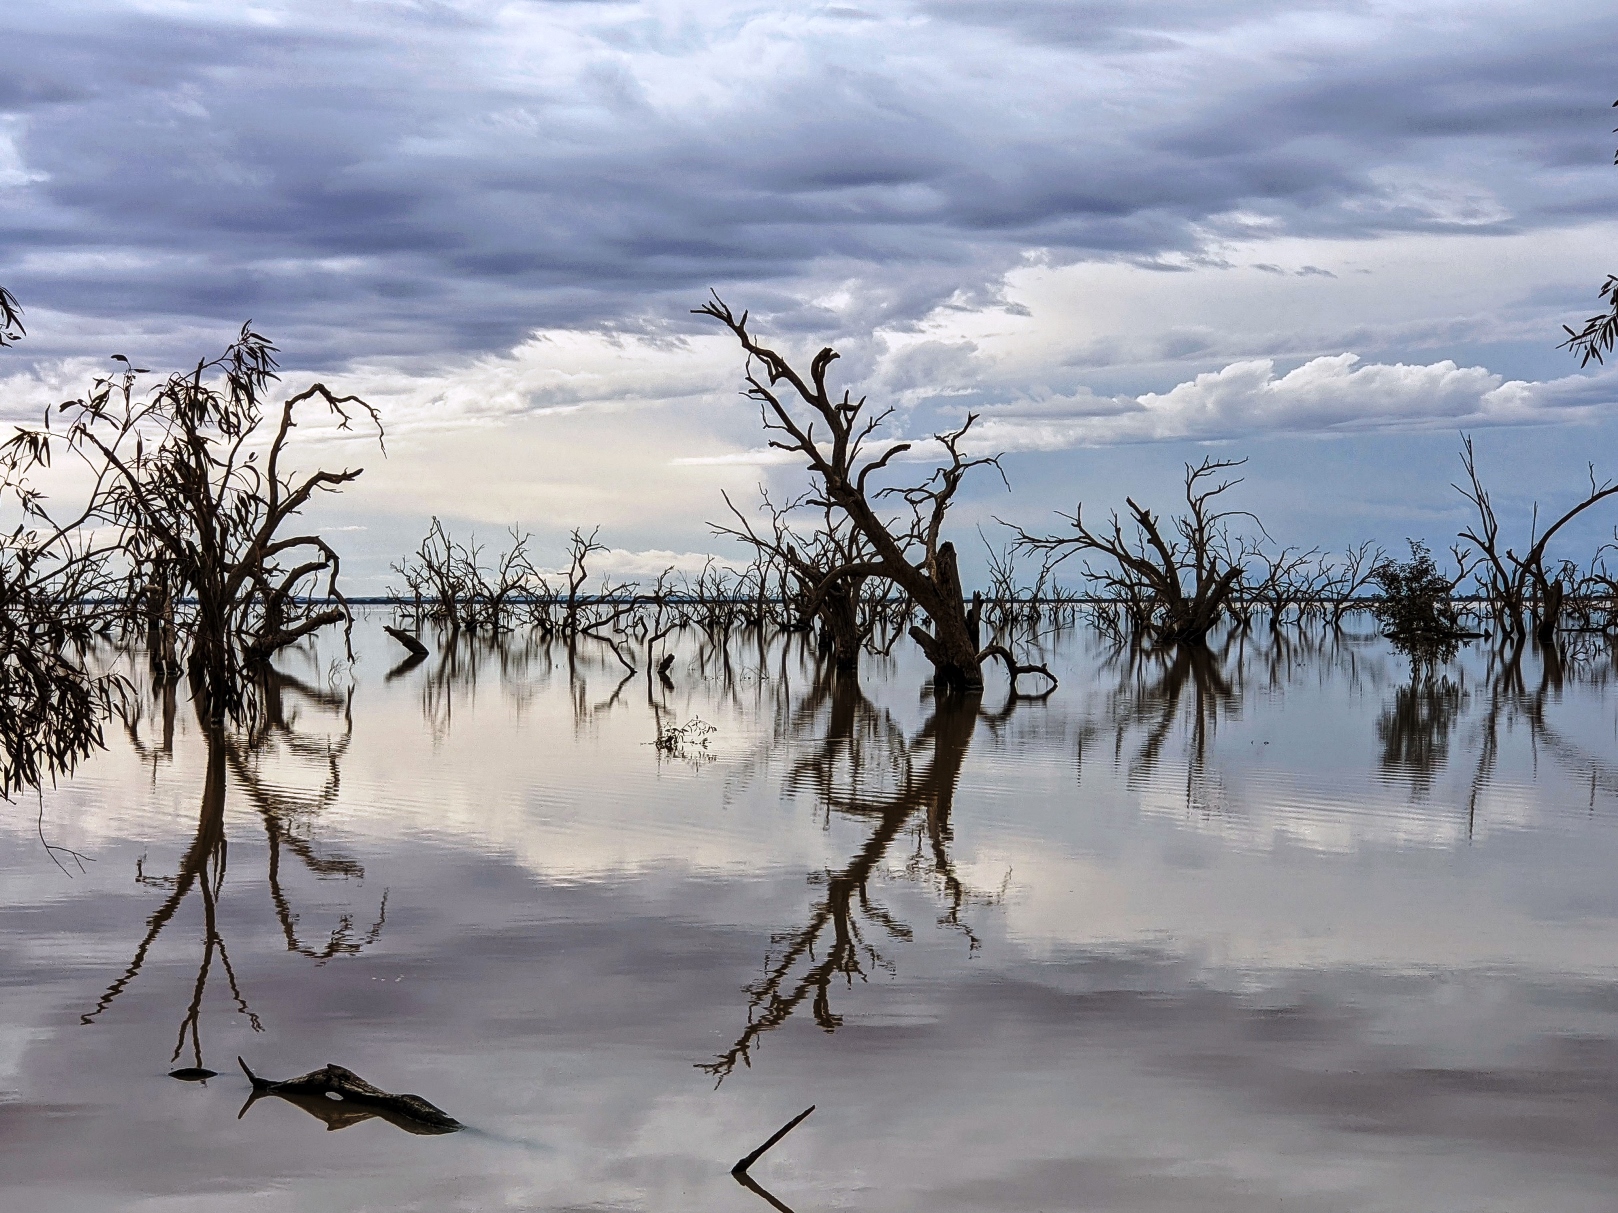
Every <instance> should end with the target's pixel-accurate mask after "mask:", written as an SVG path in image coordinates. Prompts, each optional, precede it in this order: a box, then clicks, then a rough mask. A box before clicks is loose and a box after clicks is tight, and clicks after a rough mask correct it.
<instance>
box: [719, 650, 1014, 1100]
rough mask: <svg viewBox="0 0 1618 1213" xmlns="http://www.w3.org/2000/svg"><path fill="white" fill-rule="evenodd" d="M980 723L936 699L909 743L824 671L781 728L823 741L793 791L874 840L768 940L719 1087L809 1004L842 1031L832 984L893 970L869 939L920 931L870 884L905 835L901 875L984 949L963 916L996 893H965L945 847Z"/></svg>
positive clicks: (974, 706) (827, 1026)
mask: <svg viewBox="0 0 1618 1213" xmlns="http://www.w3.org/2000/svg"><path fill="white" fill-rule="evenodd" d="M1007 710H1008V711H1009V710H1010V709H1009V707H1008V709H1007ZM980 714H981V713H980V706H979V697H977V696H951V697H948V698H945V699H937V700H935V701H934V707H933V712H932V715H931V716H930V717H929V719H928V720H927V722H926V723H925V724H924V725H923V726H922V727H921V729H920V730H919V731H917V732H916V734H915V735H914V736H910V735H909V734H907V732H906V731H905V730H904V728H903V727H902V726H901V725H900V724H899V722H898V721H896V720H895V719H894V718H893V716H892V715H891V714H890V713H889V712H887V711H885V710H882V709H880V708H878V707H877V706H876V705H875V704H873V703H872V702H871V701H870V700H869V699H867V698H866V696H865V694H864V692H863V691H861V689H860V685H859V682H858V681H857V680H856V679H854V678H851V677H847V676H844V677H841V678H839V677H836V676H835V675H834V674H833V672H832V671H831V670H830V669H829V668H828V669H824V670H822V671H821V672H820V673H819V675H818V676H817V678H816V680H815V682H814V683H813V685H812V686H811V688H810V690H809V692H808V693H807V694H806V695H805V696H804V698H803V700H802V701H801V702H800V703H799V704H798V705H796V707H795V709H794V710H793V711H792V712H791V714H790V717H789V719H788V720H787V722H786V728H787V730H788V735H789V736H798V737H801V736H814V737H817V738H818V740H817V741H816V742H814V744H813V745H812V746H811V748H810V749H809V751H808V752H807V753H806V754H804V755H803V756H802V757H800V758H798V759H797V760H796V761H795V762H793V763H792V765H791V767H790V768H789V770H788V772H787V776H786V781H785V786H786V790H787V791H788V792H807V793H809V794H810V795H812V796H813V797H814V798H815V801H816V803H817V804H818V805H819V806H821V807H823V808H824V810H825V812H826V813H827V814H828V816H830V815H831V814H836V815H838V816H839V817H843V818H846V819H851V820H856V821H864V822H868V823H870V833H869V834H868V835H867V837H866V839H865V842H864V843H863V845H861V846H860V848H859V849H858V850H857V851H855V852H854V854H853V855H852V856H850V858H849V859H848V861H847V862H846V863H845V864H843V866H842V867H840V868H838V869H836V870H835V871H832V870H828V871H826V872H824V873H817V874H815V875H814V876H812V877H811V881H812V882H813V883H815V884H818V885H820V886H822V887H823V888H824V890H825V895H824V896H823V897H822V898H821V899H820V900H819V901H817V902H816V903H815V904H814V905H812V906H811V907H810V910H809V915H808V918H807V920H806V921H805V923H804V925H803V926H801V927H799V928H797V929H795V930H791V931H786V932H782V933H780V934H777V935H775V936H774V937H773V938H772V939H771V953H770V955H769V957H768V958H767V959H766V961H765V969H764V974H763V976H762V977H761V978H760V979H759V980H758V981H756V982H754V983H753V984H751V985H749V986H747V987H746V993H747V996H748V1007H747V1012H748V1018H747V1026H746V1027H745V1028H744V1029H743V1031H742V1032H741V1034H740V1035H739V1036H738V1037H737V1039H736V1041H735V1043H734V1044H732V1045H731V1046H730V1048H728V1049H726V1050H725V1051H724V1052H723V1053H721V1054H720V1055H719V1056H718V1057H717V1058H716V1059H715V1060H713V1061H711V1062H704V1063H701V1065H700V1066H699V1068H700V1069H702V1070H705V1071H706V1072H707V1073H709V1074H712V1075H714V1077H715V1079H716V1080H717V1081H718V1082H723V1081H724V1079H725V1078H726V1076H727V1075H729V1074H730V1073H731V1071H732V1070H734V1069H735V1067H736V1064H737V1062H741V1063H743V1064H745V1065H751V1053H752V1049H753V1047H754V1046H755V1045H756V1044H757V1043H758V1040H759V1038H760V1037H761V1036H763V1034H764V1033H766V1032H770V1031H773V1030H774V1029H776V1028H778V1027H780V1026H781V1025H782V1024H784V1023H785V1022H786V1021H787V1020H788V1019H789V1018H791V1016H792V1015H793V1013H794V1012H796V1011H797V1010H798V1009H799V1007H801V1006H802V1005H803V1004H804V1003H805V1002H808V1003H809V1004H810V1007H811V1013H812V1014H813V1016H814V1020H815V1023H816V1024H818V1025H819V1026H820V1027H821V1028H823V1029H824V1030H825V1031H828V1032H833V1031H836V1030H837V1028H839V1027H840V1026H842V1022H843V1021H842V1017H841V1016H840V1015H838V1014H837V1013H836V1012H834V1011H833V1010H832V1005H831V992H832V984H833V982H834V981H836V980H837V979H839V978H841V979H842V980H843V982H844V983H845V984H847V985H850V986H851V985H852V984H853V981H854V979H855V978H856V977H858V978H860V979H861V980H864V978H865V976H866V973H867V971H868V970H869V969H873V968H875V969H886V970H887V971H889V972H892V971H893V965H892V962H890V961H889V960H887V959H886V958H885V957H884V955H883V954H882V952H881V950H880V949H879V948H878V946H877V944H876V943H875V942H873V936H874V937H876V938H880V937H883V936H885V937H886V938H888V939H891V940H897V941H899V942H908V941H910V940H912V939H913V938H914V937H915V932H914V930H913V929H912V928H911V927H910V926H909V925H908V924H906V923H904V922H901V921H899V920H898V919H897V918H896V917H894V915H893V914H892V913H891V912H890V911H889V910H888V909H887V908H886V907H884V906H883V905H881V904H880V903H879V902H878V901H877V900H876V899H875V898H874V897H873V896H872V893H871V887H870V882H871V877H872V875H873V874H875V873H876V872H877V871H878V869H879V868H880V866H881V865H882V864H883V862H884V861H885V860H886V859H887V858H888V855H889V852H890V851H891V850H892V848H893V846H894V844H895V842H896V841H898V840H899V839H900V838H901V837H902V836H903V835H905V834H906V832H907V831H913V832H914V835H915V838H916V850H915V852H914V854H913V855H912V856H911V857H910V859H909V860H908V861H907V863H906V864H905V866H904V869H903V870H904V871H905V873H906V874H907V875H909V876H911V877H919V878H924V879H931V880H933V881H935V882H936V885H937V887H938V888H939V890H940V893H941V895H942V897H943V901H944V907H945V908H944V912H943V914H942V916H941V917H940V919H939V924H940V925H941V926H949V927H953V928H955V929H958V930H960V931H961V932H962V933H963V934H964V935H965V936H966V938H967V940H968V946H969V947H971V948H976V947H977V946H978V941H977V937H976V936H975V935H973V933H972V931H971V929H970V927H969V926H968V925H967V924H966V923H965V922H964V921H963V920H962V918H961V911H962V910H963V909H964V908H965V907H966V906H967V905H969V904H972V903H980V904H993V903H995V902H996V901H998V899H999V895H998V894H996V895H985V894H981V893H975V892H973V891H971V890H969V889H968V888H967V886H966V885H965V884H964V883H963V882H962V881H961V879H960V878H959V876H958V875H957V873H956V871H955V865H954V863H953V861H952V860H951V858H950V854H949V847H950V843H951V841H952V840H953V835H952V831H951V826H950V814H951V810H952V808H953V806H954V799H955V788H956V784H957V783H958V781H959V780H960V776H961V768H962V765H963V764H964V762H965V760H966V751H967V747H968V746H969V745H970V743H971V740H972V734H973V731H974V729H975V727H976V725H977V721H978V719H979V716H980ZM822 717H823V718H824V723H823V724H822V723H821V720H822ZM1001 718H1002V719H1003V716H1002V717H1001ZM782 740H784V738H783V737H780V736H778V737H777V738H776V741H777V742H780V741H782ZM873 927H874V928H875V931H874V932H873V931H872V929H871V928H873Z"/></svg>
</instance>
